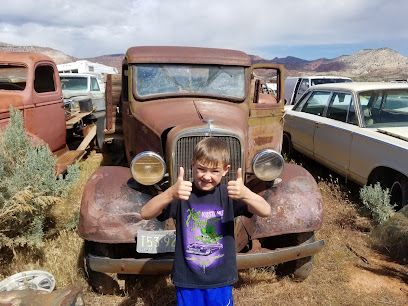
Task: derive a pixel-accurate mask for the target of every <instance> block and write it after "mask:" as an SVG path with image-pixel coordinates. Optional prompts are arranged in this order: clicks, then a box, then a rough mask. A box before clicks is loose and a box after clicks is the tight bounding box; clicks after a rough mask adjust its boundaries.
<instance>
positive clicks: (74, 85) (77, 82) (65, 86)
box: [60, 76, 88, 91]
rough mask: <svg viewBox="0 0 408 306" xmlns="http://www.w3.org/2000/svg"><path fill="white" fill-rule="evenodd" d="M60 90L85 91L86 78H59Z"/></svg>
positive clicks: (86, 85) (86, 86)
mask: <svg viewBox="0 0 408 306" xmlns="http://www.w3.org/2000/svg"><path fill="white" fill-rule="evenodd" d="M60 78H61V87H62V90H75V91H87V90H88V82H87V78H86V77H67V76H60Z"/></svg>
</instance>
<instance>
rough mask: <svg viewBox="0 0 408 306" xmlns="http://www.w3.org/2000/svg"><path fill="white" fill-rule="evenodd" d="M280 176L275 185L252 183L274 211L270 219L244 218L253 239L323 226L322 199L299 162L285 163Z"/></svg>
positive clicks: (314, 183)
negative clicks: (279, 180)
mask: <svg viewBox="0 0 408 306" xmlns="http://www.w3.org/2000/svg"><path fill="white" fill-rule="evenodd" d="M280 178H281V179H282V182H280V183H279V184H277V185H276V186H273V187H270V186H268V183H266V182H253V183H252V186H251V188H252V190H253V191H255V192H257V193H258V194H259V195H261V196H262V197H264V198H265V199H266V200H267V201H268V203H269V204H270V205H271V208H272V212H271V215H270V216H269V217H267V218H257V217H253V218H251V219H246V218H245V219H243V223H244V225H245V227H246V229H247V230H248V232H249V235H250V236H251V239H256V238H261V237H269V236H277V235H281V234H287V233H302V232H312V231H315V230H318V229H319V228H320V227H321V226H322V222H323V201H322V197H321V194H320V191H319V187H318V186H317V183H316V181H315V180H314V178H313V177H312V175H311V174H310V173H309V172H307V171H306V170H305V169H304V168H302V167H300V166H298V165H295V164H285V167H284V170H283V173H282V174H281V177H280ZM255 219H256V222H254V220H255Z"/></svg>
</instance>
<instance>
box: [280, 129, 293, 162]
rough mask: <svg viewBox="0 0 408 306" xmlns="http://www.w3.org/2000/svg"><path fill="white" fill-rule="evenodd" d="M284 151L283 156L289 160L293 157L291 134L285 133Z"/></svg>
mask: <svg viewBox="0 0 408 306" xmlns="http://www.w3.org/2000/svg"><path fill="white" fill-rule="evenodd" d="M282 153H283V156H284V157H285V158H286V159H287V160H291V159H292V158H293V146H292V141H291V139H290V135H289V134H286V133H283V140H282Z"/></svg>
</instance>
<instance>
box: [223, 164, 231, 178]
mask: <svg viewBox="0 0 408 306" xmlns="http://www.w3.org/2000/svg"><path fill="white" fill-rule="evenodd" d="M230 168H231V165H225V166H224V168H223V169H222V170H223V173H222V176H225V175H227V173H228V170H229V169H230Z"/></svg>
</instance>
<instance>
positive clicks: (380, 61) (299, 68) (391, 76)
mask: <svg viewBox="0 0 408 306" xmlns="http://www.w3.org/2000/svg"><path fill="white" fill-rule="evenodd" d="M0 51H15V52H17V51H20V52H40V53H43V54H46V55H48V56H49V57H51V58H52V59H53V60H54V61H55V62H56V63H57V64H62V63H67V62H72V61H76V60H79V58H76V57H73V56H71V55H67V54H65V53H63V52H61V51H59V50H55V49H52V48H46V47H37V46H16V45H11V44H6V43H1V42H0ZM123 56H124V55H123V54H111V55H103V56H97V57H92V58H84V59H86V60H89V61H92V62H97V63H101V64H104V65H108V66H113V67H116V68H118V69H119V70H120V69H121V65H122V60H123ZM251 59H252V62H253V63H259V62H268V63H279V64H283V65H284V66H285V68H286V70H287V73H286V74H287V75H288V76H298V75H312V74H313V75H315V74H318V75H341V76H348V77H351V78H353V79H354V80H356V81H390V80H396V79H405V80H406V79H408V57H406V56H404V55H402V54H400V53H398V52H397V51H395V50H393V49H390V48H379V49H363V50H360V51H357V52H355V53H353V54H351V55H342V56H339V57H336V58H333V59H327V58H320V59H316V60H304V59H301V58H297V57H293V56H287V57H284V58H278V57H275V58H273V59H263V58H261V57H259V56H256V55H251Z"/></svg>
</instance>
